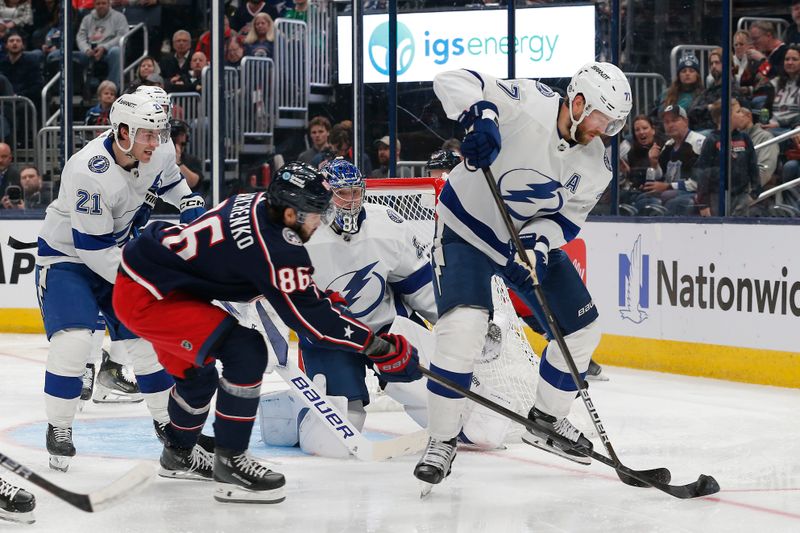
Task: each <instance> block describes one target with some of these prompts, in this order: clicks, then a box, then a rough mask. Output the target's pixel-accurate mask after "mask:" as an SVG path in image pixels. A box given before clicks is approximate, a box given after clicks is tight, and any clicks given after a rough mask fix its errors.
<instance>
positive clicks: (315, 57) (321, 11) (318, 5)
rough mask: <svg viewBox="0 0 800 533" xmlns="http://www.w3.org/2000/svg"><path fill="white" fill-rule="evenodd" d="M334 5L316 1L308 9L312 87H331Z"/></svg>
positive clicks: (327, 0) (323, 0) (326, 1)
mask: <svg viewBox="0 0 800 533" xmlns="http://www.w3.org/2000/svg"><path fill="white" fill-rule="evenodd" d="M333 10H334V7H333V3H332V2H331V1H330V0H315V1H313V2H310V5H309V8H308V23H307V24H308V55H309V61H308V63H309V65H310V70H311V72H310V74H309V82H310V85H311V86H312V87H331V86H332V84H331V77H332V70H333V69H332V66H333V63H332V61H331V58H333V57H334V54H333V52H334V49H333V36H334V26H333V23H334V20H335V17H334V16H333V14H334V13H333Z"/></svg>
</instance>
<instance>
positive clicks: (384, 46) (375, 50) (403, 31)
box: [368, 22, 414, 76]
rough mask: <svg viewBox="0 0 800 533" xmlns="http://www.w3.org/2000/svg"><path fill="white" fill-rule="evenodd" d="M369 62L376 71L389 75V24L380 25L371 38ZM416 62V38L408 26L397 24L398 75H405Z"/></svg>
mask: <svg viewBox="0 0 800 533" xmlns="http://www.w3.org/2000/svg"><path fill="white" fill-rule="evenodd" d="M368 52H369V60H370V62H371V63H372V66H373V67H375V70H377V71H378V72H380V73H381V74H383V75H384V76H388V75H389V23H388V22H384V23H382V24H379V25H378V27H377V28H375V29H374V30H373V31H372V35H370V37H369V45H368ZM413 61H414V37H413V35H412V34H411V30H409V29H408V26H406V25H405V24H403V23H402V22H398V23H397V75H398V76H400V75H401V74H405V73H406V71H408V69H409V68H411V63H412V62H413Z"/></svg>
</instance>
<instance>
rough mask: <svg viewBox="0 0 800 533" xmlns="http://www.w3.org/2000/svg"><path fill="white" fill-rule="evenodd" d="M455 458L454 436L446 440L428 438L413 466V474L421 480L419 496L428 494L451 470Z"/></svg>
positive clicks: (422, 496)
mask: <svg viewBox="0 0 800 533" xmlns="http://www.w3.org/2000/svg"><path fill="white" fill-rule="evenodd" d="M455 458H456V438H455V437H454V438H452V439H450V440H447V441H441V440H436V439H434V438H433V437H431V438H430V439H428V447H427V448H426V449H425V453H424V454H423V455H422V458H421V459H420V460H419V462H418V463H417V466H415V467H414V476H415V477H416V478H417V479H419V480H420V481H422V483H423V486H422V491H421V493H420V497H421V498H424V497H425V496H427V495H428V494H430V492H431V489H433V486H434V485H437V484H439V483H441V482H442V481H443V480H444V479H445V478H446V477H447V476H449V475H450V471H451V470H452V466H453V460H454V459H455Z"/></svg>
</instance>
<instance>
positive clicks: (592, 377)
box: [586, 359, 608, 381]
mask: <svg viewBox="0 0 800 533" xmlns="http://www.w3.org/2000/svg"><path fill="white" fill-rule="evenodd" d="M586 380H587V381H608V376H606V375H605V374H604V373H603V367H602V366H600V365H598V364H597V363H595V362H594V359H590V360H589V369H588V370H587V371H586Z"/></svg>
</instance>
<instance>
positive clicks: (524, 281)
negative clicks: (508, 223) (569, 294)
mask: <svg viewBox="0 0 800 533" xmlns="http://www.w3.org/2000/svg"><path fill="white" fill-rule="evenodd" d="M522 243H523V245H525V253H526V254H528V260H529V261H530V262H531V264H532V265H533V266H534V268H535V269H536V278H537V279H538V280H539V284H540V285H541V283H542V282H543V281H544V278H545V276H547V254H548V253H549V252H550V241H549V240H548V239H547V237H544V236H541V237H537V236H536V235H535V234H534V235H530V236H528V237H524V238H523V239H522ZM529 248H530V249H529ZM503 277H504V278H506V280H507V281H508V282H509V283H511V284H512V285H514V286H515V287H516V288H517V289H518V290H520V291H528V292H529V291H532V290H533V278H532V277H531V272H530V270H528V267H527V266H526V265H524V264H522V262H521V260H520V259H519V256H518V255H517V253H516V252H515V253H514V255H513V256H512V257H511V258H510V259H509V261H508V265H506V267H505V269H503Z"/></svg>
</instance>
